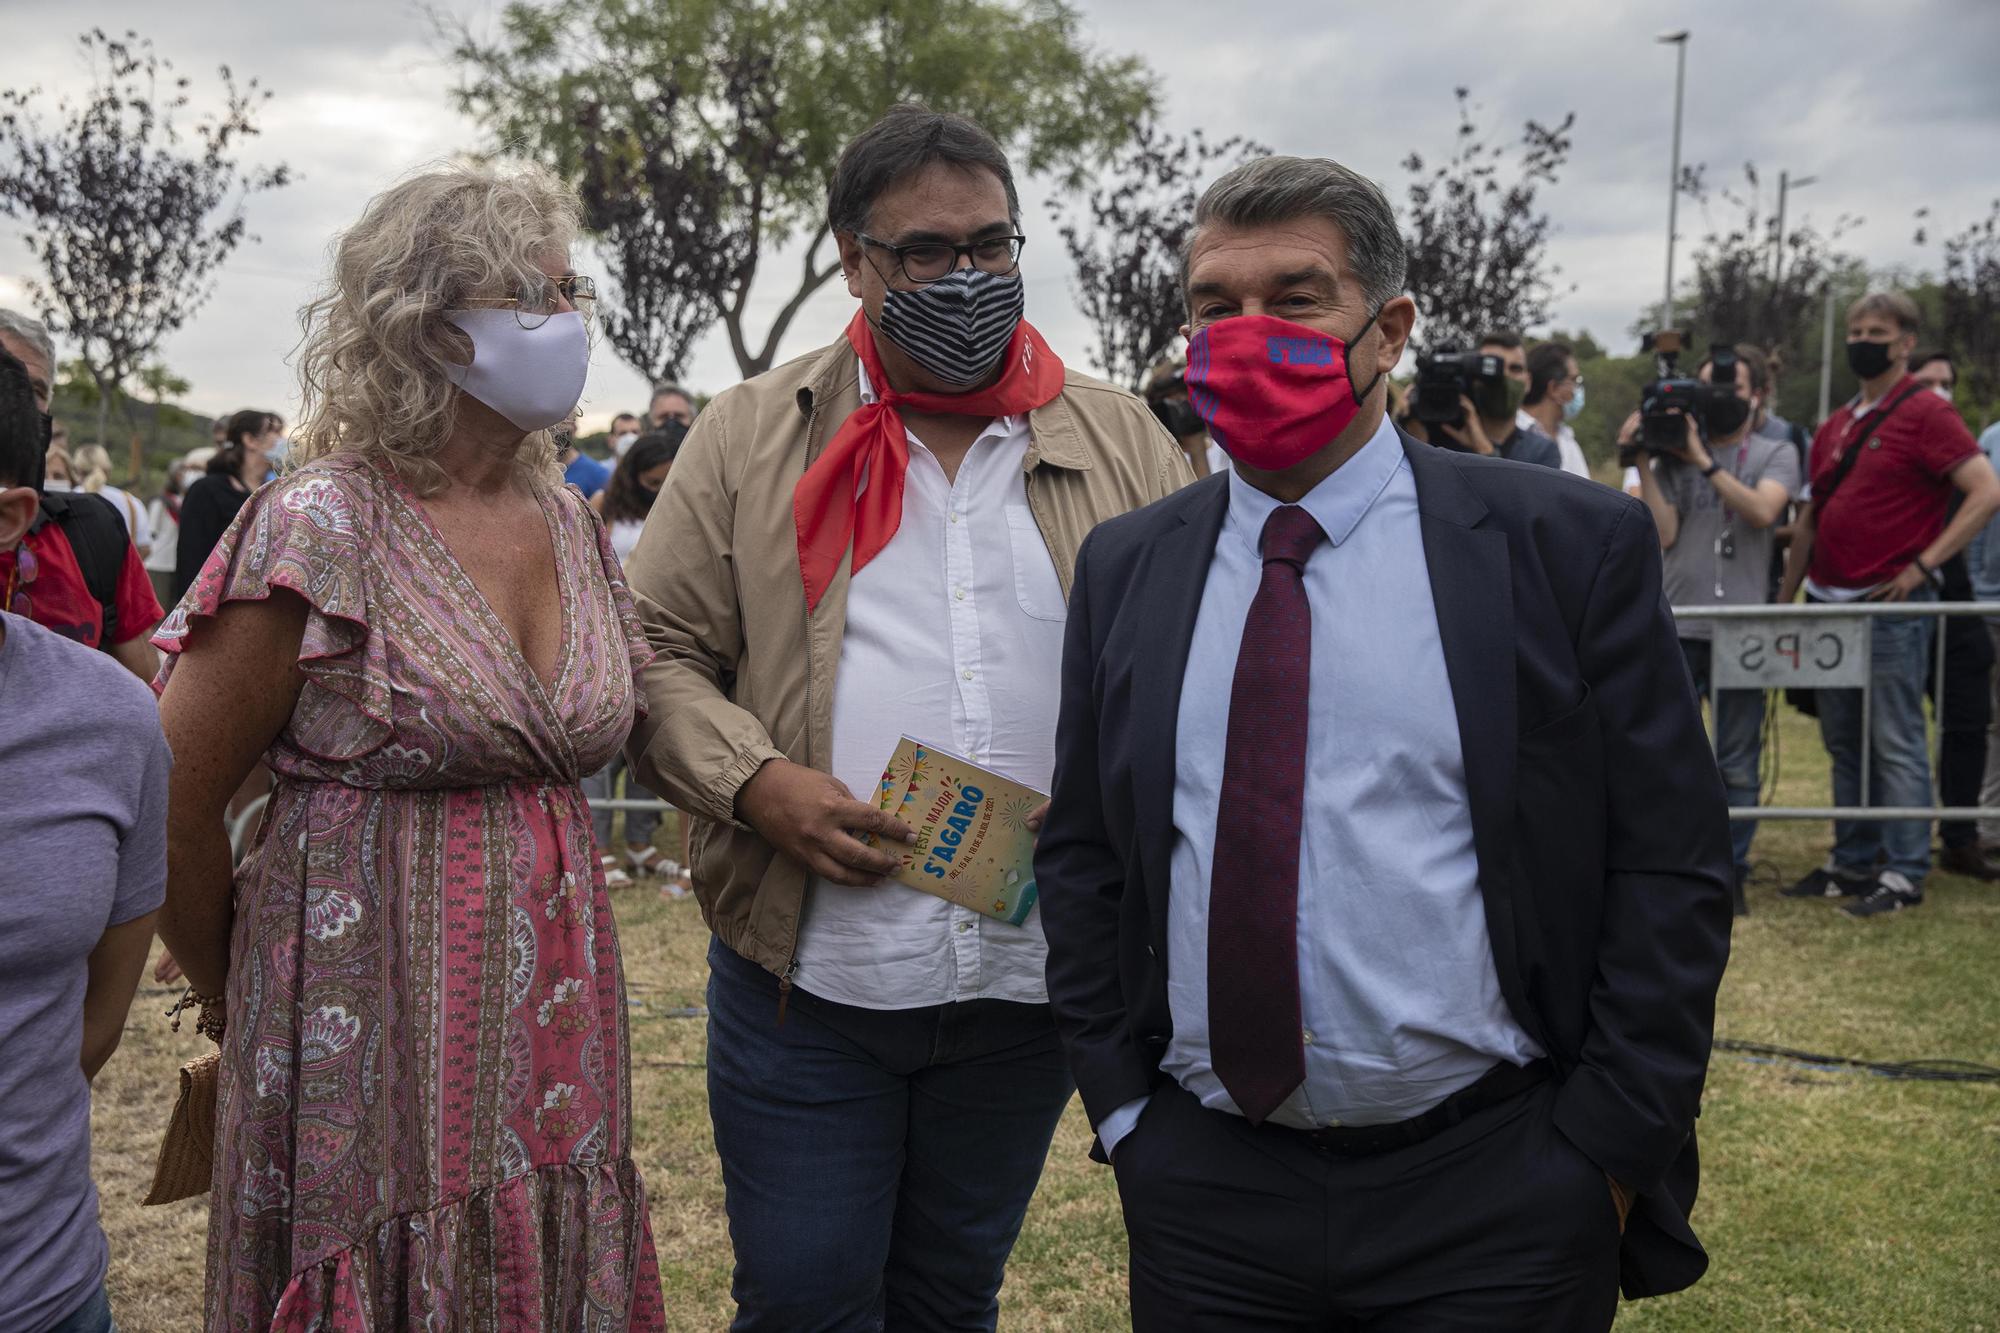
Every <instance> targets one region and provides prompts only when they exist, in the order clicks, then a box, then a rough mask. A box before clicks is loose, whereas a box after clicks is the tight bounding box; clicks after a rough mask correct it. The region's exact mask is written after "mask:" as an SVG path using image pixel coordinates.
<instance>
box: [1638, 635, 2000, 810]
mask: <svg viewBox="0 0 2000 1333" xmlns="http://www.w3.org/2000/svg"><path fill="white" fill-rule="evenodd" d="M1673 614H1674V620H1675V621H1676V622H1677V623H1679V622H1686V621H1696V620H1699V621H1706V622H1709V623H1712V624H1713V625H1714V627H1715V638H1714V641H1713V643H1712V645H1711V647H1710V650H1709V672H1708V689H1709V699H1708V706H1709V715H1710V716H1711V717H1713V716H1714V714H1715V697H1716V695H1717V693H1719V692H1720V691H1722V690H1785V689H1808V690H1815V689H1816V690H1835V689H1858V690H1860V691H1861V804H1860V805H1858V806H1840V805H1825V806H1792V805H1757V806H1738V807H1733V808H1732V809H1731V811H1730V816H1731V818H1738V819H1856V820H1866V819H1873V820H1885V819H1994V818H2000V809H1989V808H1986V807H1983V806H1946V805H1940V804H1938V800H1939V797H1938V794H1937V766H1936V765H1935V764H1932V765H1929V768H1930V775H1931V804H1930V805H1927V806H1871V805H1869V804H1868V787H1869V777H1870V775H1869V772H1868V766H1869V758H1870V748H1871V745H1872V736H1871V734H1870V733H1871V730H1872V726H1873V721H1874V690H1873V688H1872V686H1871V684H1870V672H1869V651H1870V647H1871V644H1872V642H1873V636H1872V635H1871V633H1870V628H1871V626H1870V624H1869V622H1870V621H1872V620H1873V619H1874V618H1875V617H1877V616H1896V617H1901V618H1905V619H1907V618H1912V617H1916V618H1923V619H1929V620H1932V621H1933V622H1934V626H1933V629H1932V640H1931V643H1932V654H1931V655H1932V657H1933V658H1934V659H1935V665H1934V666H1933V668H1932V669H1933V671H1934V672H1935V679H1934V680H1933V685H1934V686H1935V689H1934V690H1933V691H1932V700H1931V710H1932V711H1931V726H1932V727H1933V729H1934V730H1935V731H1936V732H1938V733H1939V734H1942V733H1943V731H1944V665H1945V653H1944V642H1943V640H1944V627H1945V622H1946V621H1947V620H1949V619H1950V618H1951V617H1953V616H1978V617H1980V618H1981V619H1989V618H1991V619H1996V620H2000V602H1807V603H1799V604H1795V605H1791V606H1783V607H1780V606H1768V605H1767V606H1676V607H1674V608H1673ZM1830 780H1831V779H1830V777H1829V781H1830Z"/></svg>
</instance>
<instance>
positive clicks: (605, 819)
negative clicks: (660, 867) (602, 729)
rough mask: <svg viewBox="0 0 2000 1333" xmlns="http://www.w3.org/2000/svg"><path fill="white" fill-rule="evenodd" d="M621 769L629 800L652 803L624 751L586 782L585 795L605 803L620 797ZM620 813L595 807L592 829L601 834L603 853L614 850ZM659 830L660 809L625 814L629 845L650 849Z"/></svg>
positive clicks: (600, 850)
mask: <svg viewBox="0 0 2000 1333" xmlns="http://www.w3.org/2000/svg"><path fill="white" fill-rule="evenodd" d="M620 769H624V770H625V795H626V797H627V798H628V799H630V800H634V801H650V800H651V799H653V793H651V792H649V791H647V790H646V789H645V788H644V787H641V786H640V785H639V780H638V779H637V778H635V777H633V776H632V770H631V766H630V765H628V764H627V763H626V762H625V754H624V752H623V751H622V750H621V751H620V752H619V754H618V757H617V758H615V759H613V760H612V761H611V762H610V763H608V764H606V765H605V766H604V767H603V768H600V769H599V770H597V772H595V773H592V774H591V775H590V776H589V777H587V778H585V779H584V780H583V794H584V795H585V796H588V797H590V798H591V799H592V800H605V799H609V798H610V797H613V796H616V795H617V794H618V771H619V770H620ZM617 813H618V811H616V810H600V809H598V808H597V807H596V806H592V807H591V810H590V826H591V829H592V831H593V832H594V833H595V834H596V835H597V850H598V852H599V853H604V852H608V851H610V850H611V819H612V816H614V815H616V814H617ZM659 827H660V815H659V812H658V811H657V810H627V811H625V841H626V842H632V843H638V842H642V843H645V844H646V845H647V846H648V847H650V846H652V845H653V832H654V830H655V829H657V828H659Z"/></svg>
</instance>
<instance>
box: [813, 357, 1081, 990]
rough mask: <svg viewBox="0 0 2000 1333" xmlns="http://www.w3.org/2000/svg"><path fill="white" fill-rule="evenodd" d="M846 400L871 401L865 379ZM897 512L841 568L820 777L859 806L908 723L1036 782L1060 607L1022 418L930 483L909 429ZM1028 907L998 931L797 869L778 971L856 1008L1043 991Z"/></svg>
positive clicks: (1037, 936)
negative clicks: (790, 959) (1032, 489)
mask: <svg viewBox="0 0 2000 1333" xmlns="http://www.w3.org/2000/svg"><path fill="white" fill-rule="evenodd" d="M861 399H862V401H863V402H865V403H866V402H873V401H875V394H874V390H873V386H872V385H870V384H869V382H868V376H867V373H866V372H865V371H864V372H863V373H862V376H861ZM909 443H910V465H909V471H908V473H907V474H906V475H905V477H904V482H903V519H902V522H901V523H900V524H899V525H898V526H897V528H896V535H895V536H893V537H891V538H890V539H889V544H888V545H887V546H884V547H883V548H882V550H881V552H880V553H879V554H878V555H876V557H875V558H874V559H873V560H871V561H869V562H868V564H867V565H866V566H864V567H863V568H862V570H861V572H860V573H858V574H856V575H854V577H853V579H852V581H851V582H850V584H849V586H848V592H847V627H846V632H845V635H844V637H843V638H842V640H841V647H840V668H839V671H838V673H837V674H836V676H835V680H834V692H833V775H834V776H835V777H837V778H839V779H840V780H841V781H842V782H844V783H846V784H847V787H848V790H850V791H852V792H854V793H855V795H856V796H857V797H858V798H859V799H861V800H864V801H865V800H870V799H872V798H873V796H874V795H875V792H876V786H877V784H878V783H879V782H880V781H881V778H882V770H883V768H884V767H885V766H886V765H887V764H888V762H889V756H890V755H891V754H893V753H894V752H895V749H896V743H897V741H899V740H901V739H902V737H903V736H904V735H906V734H907V735H909V736H912V737H914V738H916V739H917V740H919V741H922V742H924V743H925V744H928V745H933V746H936V747H937V748H939V749H942V750H949V751H952V752H954V753H957V754H962V755H964V756H965V757H966V758H968V759H971V760H972V761H973V762H975V763H977V764H979V765H981V766H982V767H985V768H990V769H992V770H993V771H994V772H996V773H999V774H1001V775H1002V776H1004V777H1008V778H1012V779H1013V780H1014V781H1016V782H1021V783H1026V784H1027V785H1028V786H1031V787H1034V788H1035V789H1036V790H1038V791H1047V790H1048V789H1049V782H1050V778H1051V776H1052V774H1053V773H1054V770H1055V730H1056V706H1057V704H1058V702H1059V696H1060V694H1061V679H1060V671H1061V664H1062V640H1063V622H1064V620H1065V618H1066V616H1067V608H1066V607H1065V605H1064V603H1063V595H1062V584H1061V582H1060V581H1059V580H1058V578H1057V576H1056V567H1055V561H1054V559H1053V558H1052V557H1051V556H1050V555H1049V550H1048V545H1047V543H1046V542H1044V541H1043V539H1042V534H1041V529H1040V528H1039V527H1038V526H1037V525H1036V523H1035V517H1034V514H1033V513H1032V512H1030V510H1029V509H1028V491H1027V481H1026V474H1025V473H1024V472H1023V470H1022V469H1023V467H1024V465H1025V464H1026V461H1027V455H1028V447H1029V444H1030V440H1029V435H1028V419H1027V417H1025V416H1011V417H996V418H995V419H994V420H993V421H992V423H991V424H989V425H988V426H987V427H986V429H985V430H984V431H982V432H980V435H979V438H978V439H976V440H974V441H973V443H972V447H971V449H969V450H968V451H967V452H966V455H965V460H964V462H962V463H961V464H960V465H959V469H958V478H957V480H956V481H955V482H954V481H948V480H946V478H945V473H944V467H943V466H942V465H941V464H940V463H939V462H938V460H937V457H936V456H935V455H934V454H932V453H931V451H930V450H929V449H928V448H926V447H925V446H924V443H923V441H921V440H919V439H918V438H917V437H916V436H915V435H910V436H909ZM1047 957H1048V948H1047V945H1046V944H1045V943H1044V941H1043V937H1042V914H1041V909H1040V907H1037V908H1035V909H1034V910H1033V911H1032V912H1030V913H1029V915H1028V919H1027V921H1026V922H1024V923H1023V924H1021V925H1019V926H1010V925H1007V924H1006V923H1005V922H1000V921H995V920H993V919H991V918H990V917H985V916H981V915H980V914H979V913H977V912H973V911H968V910H967V909H965V908H963V907H958V906H956V905H954V904H952V903H948V902H946V901H945V900H944V899H942V898H938V897H935V896H933V895H931V894H928V893H923V892H920V891H918V890H916V889H912V888H909V887H907V886H905V885H903V884H901V883H898V882H896V881H894V880H888V881H884V882H883V883H882V884H879V885H876V886H874V887H872V888H863V889H855V888H848V887H846V886H844V885H840V884H833V883H830V882H828V881H826V880H823V879H818V878H815V879H814V880H813V881H812V886H811V888H810V890H809V891H808V892H807V895H806V905H805V914H804V918H803V920H802V921H801V923H800V926H799V945H798V955H797V958H798V970H797V971H796V972H795V973H793V976H792V981H793V984H794V985H796V986H799V987H801V988H802V989H804V990H805V991H806V992H807V993H808V994H810V995H816V996H818V997H820V998H821V999H826V1000H833V1001H835V1002H837V1003H840V1004H852V1005H858V1006H861V1007H863V1008H867V1009H914V1008H918V1007H920V1006H924V1005H932V1004H946V1003H950V1002H952V1001H957V1000H977V999H997V1000H1014V1001H1018V1002H1021V1003H1027V1004H1042V1003H1046V1002H1047V1000H1048V998H1049V995H1048V986H1047V983H1046V981H1045V980H1044V978H1043V967H1044V965H1045V963H1046V961H1047Z"/></svg>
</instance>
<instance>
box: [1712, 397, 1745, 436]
mask: <svg viewBox="0 0 2000 1333" xmlns="http://www.w3.org/2000/svg"><path fill="white" fill-rule="evenodd" d="M1701 419H1702V423H1703V424H1704V425H1706V426H1707V427H1708V433H1709V434H1710V435H1715V436H1722V435H1731V434H1734V433H1735V432H1736V431H1737V430H1739V429H1741V428H1742V426H1743V423H1744V422H1746V421H1748V420H1749V419H1750V403H1749V401H1748V400H1747V399H1743V398H1738V397H1737V396H1736V395H1735V394H1733V393H1732V394H1730V395H1728V396H1727V397H1724V396H1722V395H1720V394H1718V395H1717V396H1716V397H1714V398H1711V399H1709V400H1708V403H1707V405H1706V407H1705V408H1704V409H1703V411H1702V414H1701Z"/></svg>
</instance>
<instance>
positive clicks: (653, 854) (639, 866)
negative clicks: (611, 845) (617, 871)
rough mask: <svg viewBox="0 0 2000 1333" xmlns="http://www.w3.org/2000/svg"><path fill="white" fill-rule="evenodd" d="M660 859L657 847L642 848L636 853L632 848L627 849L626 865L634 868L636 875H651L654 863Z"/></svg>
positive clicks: (633, 871)
mask: <svg viewBox="0 0 2000 1333" xmlns="http://www.w3.org/2000/svg"><path fill="white" fill-rule="evenodd" d="M659 859H660V849H659V848H657V847H642V848H640V849H639V850H638V851H636V852H635V851H633V850H632V849H631V848H630V847H627V848H626V849H625V863H626V864H627V865H629V866H631V867H632V873H633V874H634V875H645V874H649V873H650V872H651V868H652V865H653V862H655V861H657V860H659Z"/></svg>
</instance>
